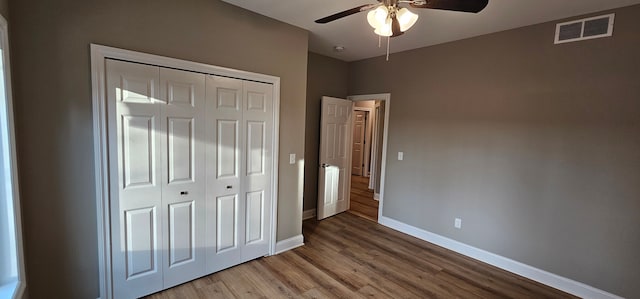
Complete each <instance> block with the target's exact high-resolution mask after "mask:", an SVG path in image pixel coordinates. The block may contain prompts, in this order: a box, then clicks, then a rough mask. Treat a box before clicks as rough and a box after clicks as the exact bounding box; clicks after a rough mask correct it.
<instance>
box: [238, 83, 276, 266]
mask: <svg viewBox="0 0 640 299" xmlns="http://www.w3.org/2000/svg"><path fill="white" fill-rule="evenodd" d="M243 85H244V86H243V87H244V89H243V125H244V126H243V129H244V134H243V135H244V138H245V142H244V144H245V147H244V148H243V150H244V153H243V157H244V159H243V160H244V161H243V162H244V163H243V171H242V182H243V188H242V189H243V192H244V196H243V198H244V201H245V208H244V210H243V211H244V217H245V224H246V225H245V227H244V231H243V235H244V238H243V241H244V243H243V248H242V259H243V260H244V261H247V260H251V259H255V258H258V257H261V256H265V255H267V254H268V253H269V238H268V236H269V235H270V232H271V231H270V229H271V227H270V223H271V211H270V210H269V209H268V208H267V207H271V188H272V181H271V179H272V176H271V169H272V167H273V165H272V164H273V153H272V148H273V147H272V146H273V145H272V139H273V130H272V128H273V86H272V85H271V84H265V83H258V82H250V81H245V82H244V84H243Z"/></svg>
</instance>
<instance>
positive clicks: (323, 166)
mask: <svg viewBox="0 0 640 299" xmlns="http://www.w3.org/2000/svg"><path fill="white" fill-rule="evenodd" d="M329 166H331V165H329V164H327V163H322V165H320V167H322V168H327V167H329Z"/></svg>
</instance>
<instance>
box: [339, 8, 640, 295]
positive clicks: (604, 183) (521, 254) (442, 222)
mask: <svg viewBox="0 0 640 299" xmlns="http://www.w3.org/2000/svg"><path fill="white" fill-rule="evenodd" d="M615 12H616V18H615V29H614V36H613V37H612V38H603V39H596V40H590V41H583V42H579V43H569V44H563V45H554V44H553V36H554V30H555V23H546V24H540V25H535V26H529V27H524V28H520V29H515V30H510V31H505V32H500V33H496V34H491V35H486V36H482V37H477V38H473V39H467V40H463V41H458V42H453V43H448V44H443V45H438V46H433V47H428V48H422V49H418V50H413V51H408V52H404V53H399V54H392V55H391V57H390V61H389V62H386V61H385V60H384V58H382V57H378V58H373V59H368V60H364V61H359V62H354V63H351V64H350V65H349V80H350V81H349V93H350V94H364V93H379V92H391V98H392V105H391V107H390V109H391V110H390V112H391V114H390V121H389V125H390V129H389V148H388V150H389V151H388V153H389V154H388V157H389V159H388V160H387V174H386V185H385V194H384V211H383V215H384V216H386V217H390V218H393V219H397V220H399V221H401V222H404V223H407V224H410V225H413V226H416V227H419V228H422V229H425V230H428V231H431V232H434V233H437V234H439V235H442V236H446V237H449V238H452V239H455V240H458V241H461V242H464V243H466V244H470V245H472V246H475V247H478V248H481V249H485V250H488V251H490V252H493V253H496V254H499V255H501V256H505V257H508V258H511V259H514V260H516V261H520V262H523V263H525V264H528V265H532V266H534V267H537V268H540V269H543V270H546V271H549V272H552V273H555V274H558V275H561V276H564V277H568V278H571V279H574V280H577V281H580V282H583V283H586V284H588V285H592V286H594V287H597V288H600V289H603V290H606V291H609V292H613V293H615V294H618V295H621V296H624V297H628V298H640V284H638V281H640V267H638V266H639V265H640V254H638V253H639V252H640V216H639V215H640V56H639V55H638V53H640V6H632V7H628V8H624V9H619V10H615ZM410 35H411V32H409V33H408V35H405V37H404V38H409V37H410ZM401 38H402V37H401ZM398 151H403V152H404V153H405V155H404V157H405V159H404V161H397V159H396V158H395V157H396V156H397V152H398ZM454 217H460V218H462V220H463V221H462V229H461V230H457V229H454V227H453V223H454Z"/></svg>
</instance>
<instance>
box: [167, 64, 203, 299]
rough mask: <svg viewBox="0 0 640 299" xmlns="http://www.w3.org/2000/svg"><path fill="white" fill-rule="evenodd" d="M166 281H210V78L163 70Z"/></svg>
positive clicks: (174, 282) (175, 283) (169, 284)
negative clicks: (207, 121) (207, 88)
mask: <svg viewBox="0 0 640 299" xmlns="http://www.w3.org/2000/svg"><path fill="white" fill-rule="evenodd" d="M160 99H161V100H162V101H163V105H164V106H165V107H166V108H165V110H166V113H165V115H166V116H165V117H163V118H162V121H161V122H162V128H163V130H162V132H163V134H164V136H163V140H162V151H163V152H162V157H163V160H162V164H163V165H164V167H163V171H162V220H163V221H162V230H163V231H162V235H163V236H164V242H163V244H164V246H163V251H162V252H163V262H162V264H163V272H164V274H163V277H164V279H163V281H164V288H169V287H172V286H175V285H178V284H181V283H184V282H187V281H189V280H192V279H194V278H196V277H200V276H202V275H205V274H206V272H205V250H204V238H205V234H204V229H205V222H204V221H205V165H204V161H205V160H204V159H205V156H204V148H205V146H204V145H205V143H204V141H203V139H204V137H205V111H204V99H205V75H204V74H198V73H193V72H187V71H181V70H174V69H167V68H160Z"/></svg>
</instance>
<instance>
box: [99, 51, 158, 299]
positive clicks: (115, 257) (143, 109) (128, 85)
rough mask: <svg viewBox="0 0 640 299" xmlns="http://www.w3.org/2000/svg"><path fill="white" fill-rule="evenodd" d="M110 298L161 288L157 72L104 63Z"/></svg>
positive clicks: (145, 292)
mask: <svg viewBox="0 0 640 299" xmlns="http://www.w3.org/2000/svg"><path fill="white" fill-rule="evenodd" d="M106 70H107V76H106V78H107V82H106V83H107V84H106V85H107V109H108V115H110V117H111V118H110V120H109V129H108V131H109V135H108V138H109V144H110V145H111V146H110V147H109V156H110V157H112V158H111V159H110V163H111V164H110V169H111V182H112V185H111V187H110V188H111V195H112V197H111V198H112V200H111V202H110V210H111V233H112V244H111V255H112V265H113V266H112V271H113V274H112V275H113V285H114V297H116V298H135V297H139V296H143V295H146V294H150V293H153V292H156V291H159V290H161V289H162V287H163V284H162V258H161V256H162V253H161V246H162V241H163V238H162V235H161V228H160V225H161V222H162V221H161V219H160V210H161V206H162V184H161V181H162V180H161V177H162V173H161V169H162V165H161V159H160V155H161V154H160V152H161V139H162V138H161V133H160V132H161V131H162V126H161V119H162V113H163V110H162V104H161V101H160V100H159V68H158V67H154V66H148V65H141V64H135V63H128V62H122V61H115V60H107V62H106Z"/></svg>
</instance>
